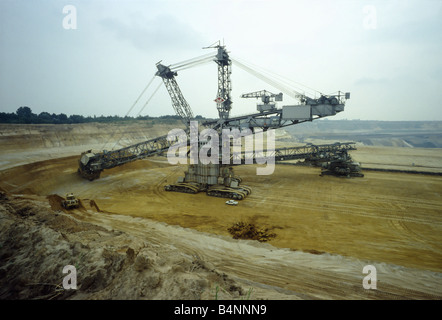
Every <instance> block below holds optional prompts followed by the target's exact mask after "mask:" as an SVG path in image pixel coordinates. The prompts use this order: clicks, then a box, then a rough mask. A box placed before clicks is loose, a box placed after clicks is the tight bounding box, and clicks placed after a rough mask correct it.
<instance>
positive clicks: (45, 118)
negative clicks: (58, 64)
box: [0, 107, 204, 124]
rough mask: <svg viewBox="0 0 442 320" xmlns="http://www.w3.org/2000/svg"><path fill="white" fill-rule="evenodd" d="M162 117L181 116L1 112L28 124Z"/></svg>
mask: <svg viewBox="0 0 442 320" xmlns="http://www.w3.org/2000/svg"><path fill="white" fill-rule="evenodd" d="M151 119H161V120H165V122H167V121H176V120H179V119H180V117H179V116H177V115H165V116H160V117H157V118H155V117H149V116H138V117H128V116H126V117H120V116H103V115H101V116H99V117H97V116H93V117H91V116H88V117H84V116H82V115H76V114H73V115H70V116H67V115H66V114H64V113H60V114H55V113H52V114H50V113H49V112H41V113H40V114H35V113H33V112H32V110H31V108H29V107H20V108H18V109H17V111H16V112H14V113H6V112H0V123H26V124H72V123H88V122H102V123H106V122H117V121H126V122H129V121H135V120H151ZM195 119H204V118H203V117H202V116H196V117H195Z"/></svg>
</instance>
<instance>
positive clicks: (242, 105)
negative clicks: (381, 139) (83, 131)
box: [0, 0, 442, 120]
mask: <svg viewBox="0 0 442 320" xmlns="http://www.w3.org/2000/svg"><path fill="white" fill-rule="evenodd" d="M67 5H72V6H73V7H74V8H75V9H76V11H75V12H74V11H72V10H70V11H65V12H63V9H64V8H65V6H67ZM69 8H72V7H67V8H66V10H67V9H69ZM74 13H75V14H76V15H75V17H74V15H73V14H74ZM71 18H76V19H71ZM69 27H75V28H74V29H69ZM218 40H221V41H224V44H225V45H226V47H227V50H228V51H229V52H230V54H231V56H232V57H234V58H237V59H241V60H242V61H245V62H247V63H250V64H253V65H256V66H259V68H263V69H266V70H270V71H271V72H274V73H275V74H279V75H281V76H284V77H285V78H288V79H290V80H292V81H295V82H296V83H299V84H302V85H303V86H306V87H297V89H298V90H299V88H307V87H308V88H313V89H315V90H318V91H319V92H322V93H325V94H330V93H334V92H337V91H339V90H340V91H343V92H351V99H350V100H348V101H347V103H346V109H345V111H344V112H342V113H341V114H339V115H337V116H335V117H332V118H330V119H361V120H442V1H440V0H382V1H373V0H317V1H314V0H306V1H303V0H301V1H299V0H296V1H295V0H287V1H283V0H271V1H270V0H242V1H241V0H236V1H234V0H220V1H211V0H166V1H165V0H161V1H153V0H146V1H108V0H100V1H86V0H84V1H71V0H57V1H56V0H32V1H31V0H27V1H20V0H0V111H2V112H15V111H16V110H17V108H18V107H20V106H29V107H30V108H31V109H32V111H33V112H34V113H37V114H38V113H40V112H42V111H47V112H50V113H57V114H58V113H65V114H67V115H71V114H82V115H85V116H86V115H92V116H93V115H97V116H99V115H120V116H124V115H126V113H127V112H128V111H129V109H130V107H131V106H132V104H133V103H134V101H135V99H136V98H137V97H138V95H139V94H140V93H141V91H142V90H143V89H144V88H145V86H146V85H147V84H148V82H149V81H150V80H151V79H152V78H153V76H154V74H155V71H156V67H155V64H156V63H157V62H158V61H160V60H162V63H163V64H166V65H169V64H174V63H177V62H180V61H183V60H187V59H190V58H194V57H197V56H200V55H203V54H206V53H210V52H211V51H213V52H215V50H213V49H203V47H206V46H209V45H211V44H213V43H215V42H216V41H218ZM231 78H232V86H233V92H232V98H233V110H232V113H231V114H232V115H239V114H246V113H252V112H254V111H255V110H256V104H255V103H256V100H253V99H242V98H240V97H239V96H240V95H241V94H243V93H248V92H253V91H258V90H263V89H266V90H268V91H271V92H274V93H278V92H279V90H278V89H277V88H273V87H271V86H269V85H268V84H266V83H265V82H262V81H261V80H258V79H256V78H254V77H252V76H251V75H249V74H247V73H246V72H244V71H243V70H242V69H240V68H238V67H236V66H235V65H233V68H232V75H231ZM177 81H178V83H179V85H180V88H181V90H182V92H183V94H184V96H185V97H186V99H187V101H188V102H189V104H190V106H191V108H192V109H193V112H194V114H195V115H203V116H206V117H216V116H217V112H216V104H215V102H214V99H215V98H216V93H217V66H216V64H215V63H214V62H212V63H208V64H205V65H203V66H199V67H195V68H192V69H187V70H183V71H181V72H179V73H178V76H177ZM160 83H161V79H160V78H158V77H156V78H155V79H154V82H153V83H152V85H151V86H150V87H149V89H148V90H147V91H146V93H145V95H144V96H143V97H142V98H141V99H140V101H139V103H138V104H137V105H136V106H135V108H133V110H132V112H131V113H130V114H129V115H131V116H136V115H137V114H139V113H140V110H141V109H142V107H143V105H144V103H145V102H146V101H147V100H148V99H149V98H150V97H151V96H152V94H153V91H154V89H155V88H156V87H157V86H158V85H159V84H160ZM306 92H307V91H306ZM296 103H297V102H296V100H294V99H291V98H289V97H288V96H287V95H285V96H284V101H283V102H282V103H281V102H280V103H279V106H282V105H285V104H296ZM146 114H147V115H151V116H159V115H166V114H174V111H173V108H172V105H171V102H170V98H169V96H168V94H167V91H166V89H165V88H164V86H162V87H160V88H159V90H158V92H157V93H156V94H155V95H154V96H153V98H152V99H151V101H150V103H149V104H148V105H147V106H146V107H145V108H144V109H143V111H142V112H141V115H146Z"/></svg>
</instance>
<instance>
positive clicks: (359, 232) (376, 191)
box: [0, 145, 442, 299]
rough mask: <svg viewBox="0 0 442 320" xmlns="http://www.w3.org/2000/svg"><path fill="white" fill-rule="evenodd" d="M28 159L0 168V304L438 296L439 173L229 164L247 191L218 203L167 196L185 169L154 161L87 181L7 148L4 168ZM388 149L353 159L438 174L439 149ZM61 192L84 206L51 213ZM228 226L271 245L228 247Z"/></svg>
mask: <svg viewBox="0 0 442 320" xmlns="http://www.w3.org/2000/svg"><path fill="white" fill-rule="evenodd" d="M66 148H67V147H66ZM66 148H65V149H63V150H65V152H67V153H68V152H69V150H70V151H72V148H79V146H75V145H73V146H69V148H71V149H66ZM387 150H389V151H387ZM25 151H26V152H28V153H29V154H30V156H29V159H32V161H29V162H30V163H28V164H22V163H20V165H18V166H11V165H5V166H4V167H3V170H2V171H0V188H1V190H3V192H4V196H3V199H1V200H0V214H1V216H0V218H1V219H2V227H1V229H0V231H1V233H0V235H1V239H2V242H3V245H2V247H1V250H0V252H1V258H2V259H1V260H2V261H3V262H2V265H0V275H2V277H0V278H3V279H4V280H3V282H2V291H1V292H0V297H1V298H23V297H25V298H29V297H40V298H66V299H67V298H69V299H83V298H85V299H91V298H98V299H110V298H119V299H143V298H144V299H214V298H215V297H217V298H229V299H232V298H233V299H239V298H241V297H242V298H244V297H245V296H247V294H248V292H250V290H252V291H251V292H252V294H251V295H250V296H247V297H249V298H251V299H441V298H442V210H441V204H442V199H441V195H442V176H436V175H423V174H407V173H391V172H375V171H367V172H364V173H365V177H364V178H352V179H347V178H337V177H332V176H324V177H320V176H319V173H320V171H319V169H317V168H312V167H305V166H292V165H282V164H281V165H277V167H276V170H275V172H274V174H272V175H270V176H257V175H256V166H253V165H248V166H239V167H236V168H235V170H236V173H237V174H238V175H240V176H241V177H242V179H243V184H246V185H248V186H250V187H251V188H252V194H251V195H250V196H249V197H248V198H246V199H245V200H243V201H240V203H239V205H238V206H227V205H226V204H225V199H220V198H213V197H208V196H206V195H205V194H203V193H201V194H197V195H189V194H180V193H172V192H166V191H164V189H163V186H164V185H165V184H166V183H172V182H175V181H176V179H177V178H178V177H179V176H181V175H182V174H183V172H184V170H185V167H184V166H171V165H169V164H168V163H167V161H166V159H165V158H162V157H155V158H150V159H146V160H140V161H137V162H133V163H130V164H127V165H124V166H121V167H118V168H114V169H111V170H108V171H105V172H103V174H102V176H101V178H100V179H99V180H96V181H93V182H89V181H87V180H84V179H82V178H80V177H79V176H78V175H77V174H76V170H77V160H78V158H79V157H78V155H71V156H64V157H58V158H57V157H54V158H53V159H49V160H44V161H37V160H38V159H39V157H40V153H38V152H37V151H29V150H28V149H26V150H25V149H23V150H20V151H16V152H12V151H9V152H8V153H7V155H8V159H9V160H8V161H11V159H13V158H14V154H15V155H16V156H17V158H20V157H19V156H20V155H22V154H23V152H25ZM40 151H41V149H40ZM396 151H397V152H396ZM396 151H395V152H392V148H388V149H383V148H376V147H365V148H364V147H360V148H358V150H357V151H355V152H354V158H355V159H356V160H358V161H361V162H362V163H363V164H364V163H367V166H368V164H372V165H373V166H371V167H375V166H374V165H377V166H379V167H385V166H386V165H390V166H393V167H395V168H398V167H401V168H403V167H407V168H410V169H411V170H413V168H414V170H416V166H419V168H420V169H422V170H421V171H426V170H427V171H428V170H430V171H431V168H434V169H435V170H433V172H439V170H441V169H442V168H441V166H442V165H441V163H442V152H441V151H440V150H439V149H434V150H433V149H406V148H397V150H396ZM407 151H408V152H409V154H408V158H407ZM377 153H378V154H379V157H376V154H377ZM35 161H36V162H35ZM413 163H414V165H413ZM387 168H388V166H387ZM67 192H73V193H74V194H76V195H77V196H78V197H79V198H80V199H81V202H82V207H81V208H79V209H76V210H71V211H69V212H67V211H63V210H62V208H61V207H60V205H59V202H57V201H59V197H60V196H64V195H65V194H66V193H67ZM239 221H244V222H250V223H253V224H255V225H256V226H259V227H261V228H263V229H267V230H268V231H269V232H272V233H275V234H276V237H275V238H274V239H272V240H271V241H269V242H267V243H260V242H258V241H253V240H235V239H232V237H231V235H230V234H229V232H228V231H227V229H228V228H229V227H230V226H232V225H233V224H235V223H236V222H239ZM11 239H14V240H11ZM72 259H74V260H75V261H77V262H78V261H81V262H78V263H79V265H84V268H83V269H82V270H80V271H79V285H80V288H79V290H77V291H75V292H72V291H71V292H69V293H66V292H63V291H57V288H59V287H57V286H56V284H57V281H58V282H60V281H59V280H62V279H63V275H62V274H61V271H57V270H58V269H60V270H61V268H62V266H63V265H66V264H74V263H73V262H69V261H72ZM29 261H37V262H38V263H37V262H35V265H33V264H31V265H30V262H29ZM366 265H373V266H375V267H376V269H377V289H376V290H366V289H364V288H363V286H362V280H363V278H364V277H365V276H366V275H365V274H363V272H362V270H363V268H364V266H366ZM26 268H27V269H26ZM23 270H27V272H28V273H29V271H30V270H31V271H32V270H33V272H34V274H38V277H37V279H35V277H34V280H32V281H31V279H30V278H26V277H25V276H24V275H23V272H21V271H23ZM57 272H58V273H59V275H58V277H57V276H56V275H57ZM6 283H7V285H6ZM36 283H37V284H36ZM38 283H39V284H38ZM42 283H45V284H46V286H45V285H43V284H42ZM217 288H221V290H220V291H219V295H217V294H216V293H215V292H218V291H216V290H218V289H217Z"/></svg>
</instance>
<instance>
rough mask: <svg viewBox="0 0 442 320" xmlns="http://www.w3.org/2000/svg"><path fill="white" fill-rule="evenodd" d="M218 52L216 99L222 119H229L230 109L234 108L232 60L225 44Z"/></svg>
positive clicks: (218, 46) (216, 59)
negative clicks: (231, 78) (231, 79)
mask: <svg viewBox="0 0 442 320" xmlns="http://www.w3.org/2000/svg"><path fill="white" fill-rule="evenodd" d="M215 48H218V54H217V55H216V57H215V62H216V63H217V64H218V94H217V97H216V99H215V102H216V108H217V109H218V114H219V118H220V119H228V118H229V114H230V110H231V109H232V99H231V96H230V93H231V91H232V83H231V81H230V74H231V73H232V60H230V57H229V54H228V53H227V51H226V49H225V47H224V46H221V45H220V44H219V45H217V46H216V47H215Z"/></svg>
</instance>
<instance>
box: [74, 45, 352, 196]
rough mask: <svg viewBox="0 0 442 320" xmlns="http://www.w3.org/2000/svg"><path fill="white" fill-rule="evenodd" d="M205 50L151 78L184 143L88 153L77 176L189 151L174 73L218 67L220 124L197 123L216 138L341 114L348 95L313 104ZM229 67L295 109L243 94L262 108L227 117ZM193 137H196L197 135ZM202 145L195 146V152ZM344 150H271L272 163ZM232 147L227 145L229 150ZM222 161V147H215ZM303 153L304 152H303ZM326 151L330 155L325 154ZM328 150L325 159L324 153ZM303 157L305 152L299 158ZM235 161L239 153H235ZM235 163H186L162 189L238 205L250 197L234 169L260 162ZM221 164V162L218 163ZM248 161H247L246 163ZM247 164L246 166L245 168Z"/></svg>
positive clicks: (185, 113)
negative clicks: (292, 101) (289, 100)
mask: <svg viewBox="0 0 442 320" xmlns="http://www.w3.org/2000/svg"><path fill="white" fill-rule="evenodd" d="M207 48H212V49H216V53H215V54H209V55H204V56H201V57H197V58H194V59H189V60H186V61H184V62H181V63H177V64H173V65H169V66H166V65H163V64H161V62H159V63H157V65H156V67H157V72H156V73H155V76H158V77H160V78H161V79H162V81H163V83H164V85H165V87H166V89H167V91H168V93H169V95H170V98H171V102H172V106H173V108H174V110H175V112H176V114H177V115H179V116H180V118H181V119H182V120H183V123H184V125H185V129H184V131H185V133H186V134H187V141H178V139H175V140H174V139H172V140H171V139H170V137H169V138H168V136H167V135H165V136H161V137H157V138H154V139H150V140H148V141H145V142H141V143H138V144H134V145H131V146H128V147H125V148H121V149H118V150H111V151H102V152H100V153H93V152H92V151H91V150H89V151H87V152H84V153H82V155H81V157H80V159H79V169H78V172H79V174H80V175H81V176H83V177H84V178H87V179H89V180H94V179H97V178H99V176H100V173H101V172H102V171H103V170H104V169H110V168H113V167H116V166H120V165H123V164H125V163H127V162H130V161H134V160H137V159H142V158H146V157H150V156H153V155H158V154H163V153H165V152H167V151H168V149H169V148H170V147H171V146H176V145H177V144H183V145H186V146H189V142H191V137H189V133H190V136H192V133H191V132H190V131H191V130H190V129H191V128H190V122H191V120H193V113H192V110H191V108H190V106H189V104H188V103H187V101H186V99H185V98H184V96H183V94H182V92H181V90H180V88H179V86H178V83H177V81H176V78H175V77H176V76H177V75H178V71H180V70H184V69H187V68H189V67H193V66H196V65H199V64H201V63H205V62H207V61H210V60H213V61H215V62H216V64H217V65H218V91H217V95H216V98H215V103H216V108H217V110H218V115H219V119H216V120H209V121H204V122H202V124H201V125H202V127H203V128H211V129H213V130H216V131H217V132H218V133H219V134H220V135H221V131H222V130H223V129H229V130H233V129H236V130H239V131H240V132H241V133H244V132H245V134H244V135H248V134H249V135H250V134H255V133H256V132H257V131H267V130H269V129H277V128H282V127H286V126H290V125H296V124H300V123H303V122H306V121H313V120H316V119H320V118H323V117H327V116H334V115H336V114H337V113H339V112H342V111H343V110H344V106H345V100H346V99H349V97H350V94H349V93H345V94H344V93H341V92H338V93H337V94H335V95H323V94H321V95H320V97H319V98H312V97H309V96H307V95H305V94H303V93H300V92H297V91H295V90H293V89H292V88H287V87H286V86H284V85H278V83H276V82H275V81H274V80H271V79H269V78H268V77H267V76H265V75H263V74H261V73H259V72H257V71H255V70H253V69H252V68H250V67H249V66H247V65H246V64H245V63H243V62H239V61H238V60H237V59H231V58H230V56H229V53H228V52H227V50H226V48H225V46H223V45H221V44H220V43H218V44H216V45H212V46H210V47H207ZM232 62H234V63H235V64H236V65H237V66H239V67H240V68H241V69H243V70H245V71H247V72H249V73H251V74H253V75H255V76H257V77H258V78H260V79H262V80H265V81H267V82H268V83H269V84H270V85H272V86H274V87H276V88H278V89H280V90H281V91H284V92H285V93H286V94H288V95H289V96H292V97H296V98H297V99H299V101H300V103H299V104H296V105H285V106H283V107H282V108H278V107H277V106H276V101H282V93H278V94H272V93H270V92H268V91H266V90H262V91H258V92H254V93H250V94H244V95H243V96H242V97H244V98H260V99H261V101H262V104H258V105H257V111H258V112H256V113H252V114H248V115H244V116H237V117H230V111H231V109H232V98H231V80H230V75H231V72H232V71H231V66H232ZM197 134H198V133H197ZM202 146H203V144H201V143H200V144H199V145H198V150H200V148H201V147H202ZM345 146H346V145H343V146H336V145H334V146H332V147H330V146H314V147H313V146H311V147H308V146H306V147H297V148H279V149H274V150H271V151H270V153H272V152H273V153H274V156H275V159H277V160H279V161H284V160H291V159H295V158H296V159H302V158H304V159H305V158H308V157H314V156H317V157H320V154H322V155H328V157H329V159H331V158H332V157H331V155H332V154H333V151H332V152H330V150H334V152H335V153H339V150H340V149H341V148H345ZM230 147H231V145H230ZM219 148H220V150H219V151H220V152H219V154H220V155H221V146H219ZM306 148H307V149H309V150H307V151H306ZM330 148H331V149H330ZM326 149H327V150H329V151H328V153H327V152H325V150H326ZM303 151H304V152H303ZM236 156H237V157H238V153H236ZM239 157H240V158H242V159H243V160H238V159H234V157H232V158H231V161H230V162H228V163H226V162H225V161H218V162H216V161H215V163H209V164H204V163H201V162H196V163H191V164H189V166H188V170H187V171H186V172H185V175H184V177H180V178H179V179H178V181H177V182H176V183H175V184H169V185H166V186H165V190H166V191H177V192H185V193H197V192H201V191H204V192H206V193H207V194H208V195H210V196H217V197H224V198H231V199H237V200H241V199H244V198H245V197H246V196H247V195H249V194H250V192H251V189H250V188H249V187H247V186H244V185H242V184H241V178H240V177H238V176H236V175H235V174H234V171H233V165H238V164H244V163H247V164H248V163H256V162H257V160H258V159H259V158H260V155H259V154H256V153H252V155H250V154H247V152H246V151H242V152H240V156H239ZM220 160H221V159H220ZM246 160H247V161H246ZM250 161H251V162H250ZM326 162H327V158H324V157H323V161H321V163H326Z"/></svg>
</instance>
